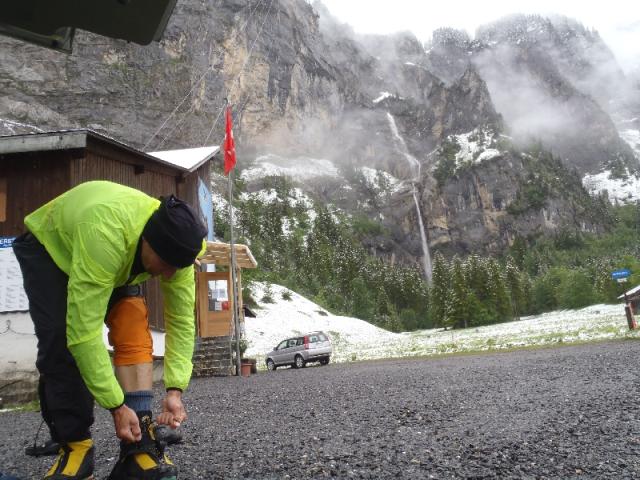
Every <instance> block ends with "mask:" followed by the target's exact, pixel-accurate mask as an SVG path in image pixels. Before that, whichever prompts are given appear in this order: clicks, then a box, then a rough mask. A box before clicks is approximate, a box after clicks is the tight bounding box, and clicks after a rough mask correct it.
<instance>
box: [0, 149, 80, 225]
mask: <svg viewBox="0 0 640 480" xmlns="http://www.w3.org/2000/svg"><path fill="white" fill-rule="evenodd" d="M77 154H78V152H77V151H70V150H67V151H51V152H33V153H28V154H8V155H4V156H2V157H0V172H1V173H0V177H2V178H3V179H6V185H7V192H6V193H7V205H6V218H5V220H4V221H2V222H0V236H2V237H13V236H18V235H20V234H22V233H23V232H24V230H25V227H24V217H25V216H26V215H27V214H29V213H31V212H33V211H34V210H36V209H37V208H39V207H40V206H42V205H44V204H45V203H47V202H48V201H49V200H51V199H53V198H55V197H57V196H58V195H60V194H62V193H63V192H65V191H66V190H68V189H69V187H70V177H69V165H70V163H71V161H72V160H73V157H74V156H76V155H77Z"/></svg>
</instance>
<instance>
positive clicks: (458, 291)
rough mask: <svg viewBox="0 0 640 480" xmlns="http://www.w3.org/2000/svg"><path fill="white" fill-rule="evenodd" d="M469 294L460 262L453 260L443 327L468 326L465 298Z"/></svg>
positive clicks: (457, 259)
mask: <svg viewBox="0 0 640 480" xmlns="http://www.w3.org/2000/svg"><path fill="white" fill-rule="evenodd" d="M469 293H470V290H469V288H468V287H467V284H466V282H465V278H464V272H463V269H462V262H461V261H460V259H459V258H458V257H456V258H455V259H454V260H453V267H452V278H451V290H450V294H449V297H448V299H447V303H446V314H445V325H446V326H447V327H451V328H466V327H467V326H468V324H469V316H470V312H469V308H468V303H467V300H468V299H467V297H468V295H469Z"/></svg>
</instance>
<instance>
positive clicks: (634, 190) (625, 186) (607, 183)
mask: <svg viewBox="0 0 640 480" xmlns="http://www.w3.org/2000/svg"><path fill="white" fill-rule="evenodd" d="M582 184H583V185H584V187H585V188H586V189H587V190H588V191H589V193H591V194H592V195H594V194H598V193H600V192H602V191H604V190H606V191H607V193H608V195H609V200H610V201H611V202H613V201H615V200H617V201H619V202H622V203H632V202H635V201H638V200H640V178H638V177H635V176H633V175H630V176H629V178H627V179H619V178H610V172H609V171H604V172H600V173H598V174H596V175H585V176H584V177H583V178H582Z"/></svg>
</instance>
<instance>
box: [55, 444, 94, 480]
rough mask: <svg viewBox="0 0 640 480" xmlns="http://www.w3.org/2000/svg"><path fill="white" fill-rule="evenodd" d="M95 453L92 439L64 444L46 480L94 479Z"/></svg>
mask: <svg viewBox="0 0 640 480" xmlns="http://www.w3.org/2000/svg"><path fill="white" fill-rule="evenodd" d="M93 452H94V448H93V440H91V439H90V438H88V439H86V440H80V441H78V442H69V443H67V444H63V445H62V446H61V447H60V452H59V453H58V458H56V461H55V462H54V464H53V466H52V467H51V468H50V469H49V471H48V472H47V474H46V475H45V476H44V480H89V479H93V466H94V464H93Z"/></svg>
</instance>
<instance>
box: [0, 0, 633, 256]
mask: <svg viewBox="0 0 640 480" xmlns="http://www.w3.org/2000/svg"><path fill="white" fill-rule="evenodd" d="M0 65H2V67H1V68H0V88H1V89H2V92H3V94H2V96H1V97H0V133H3V134H11V133H22V132H28V131H37V130H59V129H65V128H76V127H88V128H92V129H95V130H97V131H100V132H102V133H105V134H107V135H109V136H112V137H115V138H117V139H119V140H121V141H123V142H125V143H128V144H130V145H133V146H135V147H138V148H143V149H145V150H147V151H153V150H162V149H171V148H185V147H193V146H201V145H204V144H216V143H219V142H221V140H222V138H223V125H222V115H221V112H222V108H223V105H224V102H225V99H228V100H229V101H230V102H231V103H232V104H233V106H234V112H235V115H236V120H235V125H236V126H235V135H236V139H237V145H238V152H239V155H240V165H242V163H243V161H249V160H252V159H254V158H255V157H256V156H257V155H258V154H264V153H278V154H280V155H283V156H302V155H307V156H310V157H314V158H323V159H326V160H329V161H331V162H333V164H334V165H335V166H336V168H338V169H339V170H340V171H341V172H343V173H344V172H348V171H352V170H353V169H362V168H374V169H377V170H378V171H379V172H382V173H384V174H385V175H390V176H391V177H392V178H395V179H396V180H397V182H398V184H397V185H396V187H397V188H396V189H395V190H393V191H387V193H386V194H385V195H383V196H379V195H377V196H376V200H375V201H373V202H372V201H369V200H370V198H369V197H370V196H371V192H370V191H369V190H367V188H360V187H362V185H363V184H362V182H360V180H361V178H360V177H358V179H359V180H358V179H356V180H358V181H356V180H354V178H355V177H354V178H350V177H349V176H348V175H346V174H345V175H344V178H342V179H341V180H332V181H331V182H335V183H331V182H328V181H327V179H324V182H325V183H313V182H311V183H308V184H303V185H302V186H303V187H304V188H307V189H308V190H309V191H310V192H312V193H313V194H314V195H315V196H316V198H318V199H320V200H322V201H325V202H330V203H333V204H335V205H337V206H339V207H340V208H342V209H343V210H345V211H346V212H357V213H358V214H364V215H367V216H369V217H370V218H371V219H376V221H380V222H381V223H383V224H384V226H385V227H386V229H387V231H388V232H389V235H388V236H387V237H384V238H381V237H376V238H370V239H368V240H366V242H368V243H369V245H370V246H371V247H372V248H373V249H374V250H376V251H378V252H382V253H385V254H389V255H392V256H395V257H396V258H399V257H400V258H406V259H409V260H413V259H417V258H419V257H420V256H421V255H422V253H421V249H420V240H419V232H418V231H417V225H418V222H417V218H416V215H417V209H416V208H415V203H414V199H413V193H412V192H413V189H414V188H417V190H418V192H419V199H420V201H419V204H420V207H421V215H422V217H423V220H424V223H425V226H426V229H427V235H428V238H429V241H430V243H431V245H432V246H433V247H436V248H442V249H446V250H449V251H459V252H467V251H478V250H491V251H498V250H500V249H501V248H504V246H505V245H508V244H509V243H510V242H511V241H512V239H513V238H514V236H516V235H525V236H526V235H528V234H546V233H549V232H554V231H557V230H559V229H561V228H567V227H572V228H577V229H580V230H589V231H596V230H598V229H600V228H603V227H604V225H603V222H602V221H599V220H598V219H597V218H593V217H592V216H590V215H591V213H592V212H593V208H592V207H593V205H590V204H589V200H588V199H589V197H588V195H587V194H586V192H584V191H583V190H581V187H580V188H579V185H573V184H572V185H573V186H572V187H571V188H567V185H569V184H570V183H571V182H570V181H569V180H568V178H569V177H567V175H566V172H568V171H569V170H571V171H575V172H577V175H574V177H575V178H578V183H579V178H581V176H582V175H584V174H585V173H596V172H599V171H601V170H603V169H607V170H611V171H615V172H617V174H618V175H627V174H628V173H629V172H634V171H637V170H638V158H637V157H636V156H635V155H634V152H633V151H632V150H631V148H629V145H628V144H627V143H625V142H624V141H623V140H622V139H621V138H620V135H619V134H618V130H619V129H620V126H619V122H623V121H629V119H630V118H631V117H629V116H628V115H629V114H631V113H633V112H634V111H636V110H635V109H637V105H640V102H638V101H637V100H638V98H640V95H636V94H637V92H638V91H639V88H638V85H637V83H633V82H631V81H626V80H625V79H624V78H623V77H624V75H622V73H621V72H620V71H619V68H617V67H616V64H615V60H614V59H613V56H612V55H611V52H610V51H609V50H608V49H607V48H606V46H605V45H604V43H603V42H602V41H601V39H600V38H599V37H598V36H597V34H596V33H595V32H591V31H588V30H586V29H584V28H582V27H581V26H579V25H577V24H575V22H571V21H568V20H566V19H553V20H548V19H543V18H540V17H522V16H519V17H514V18H510V19H506V20H503V21H500V22H497V23H495V24H493V25H490V26H487V27H486V28H484V29H481V30H480V31H479V32H478V35H477V38H476V39H473V40H472V39H470V38H469V37H468V35H466V34H465V33H462V32H457V31H455V30H452V29H447V28H443V29H440V30H438V31H436V32H435V33H434V36H433V40H432V41H431V42H430V43H429V44H428V45H426V48H425V47H423V46H422V45H421V44H420V42H419V41H418V40H417V39H416V38H415V37H414V36H413V35H411V34H409V33H401V34H397V35H393V36H388V37H382V36H364V37H363V36H358V35H356V34H355V33H354V32H353V31H352V30H351V29H350V28H349V27H348V26H345V25H342V24H340V23H339V22H337V21H336V20H335V19H333V18H332V17H331V16H330V14H329V12H327V11H326V9H325V8H324V7H323V6H322V4H320V3H315V4H314V5H310V4H309V3H308V2H306V1H303V0H273V1H271V2H261V3H260V2H259V3H256V2H251V1H249V0H214V1H210V2H200V1H197V0H184V1H181V2H178V4H177V7H176V9H175V11H174V14H173V15H172V17H171V20H170V22H169V25H168V27H167V30H166V32H165V36H164V39H163V40H162V42H160V43H158V44H152V45H150V46H147V47H140V46H137V45H132V44H127V43H125V42H122V41H114V40H109V39H105V38H102V37H97V36H95V35H91V34H87V33H80V34H78V35H77V37H76V43H75V46H74V53H73V54H72V55H64V54H60V53H56V52H52V51H48V50H45V49H42V48H39V47H32V46H29V45H27V44H23V43H19V42H17V41H14V40H11V39H8V38H0ZM614 82H616V83H615V84H616V85H622V86H624V89H623V88H622V87H621V88H620V89H618V90H616V91H620V92H624V95H622V94H621V95H622V97H623V98H621V95H617V94H616V95H614V94H613V92H612V90H613V89H606V88H604V87H603V85H612V84H613V83H614ZM612 105H613V106H612ZM615 105H624V106H625V107H624V108H626V110H624V111H623V110H622V107H620V108H617V107H615ZM614 107H615V108H614ZM614 110H615V111H614ZM638 113H640V110H638ZM616 115H617V117H616ZM612 118H613V120H612ZM629 128H636V127H634V126H633V125H631V126H630V127H629ZM634 131H635V130H634ZM483 132H484V133H483ZM507 135H508V136H509V137H510V138H509V139H508V144H509V145H508V147H506V146H505V145H501V142H502V140H503V139H505V138H507V137H506V136H507ZM471 137H474V138H475V139H476V140H477V141H476V140H472V139H471ZM476 137H478V138H479V137H483V138H482V141H480V140H478V138H476ZM531 137H533V138H535V139H536V141H538V142H542V150H551V151H553V153H554V154H555V155H556V156H557V157H559V158H560V159H561V161H562V165H554V166H553V169H555V170H553V171H555V172H556V177H558V178H565V179H567V182H568V183H567V184H566V185H564V187H560V186H558V185H555V184H554V182H553V181H552V178H551V177H552V176H551V175H549V176H545V177H544V178H545V182H541V181H540V178H539V177H540V175H538V174H537V173H536V172H538V171H547V170H549V168H551V167H548V166H545V164H544V161H542V160H539V159H538V157H535V156H534V157H527V156H526V155H525V154H524V153H523V152H524V151H526V148H527V147H526V145H528V143H529V141H530V139H531ZM487 138H491V140H490V141H488V140H487ZM471 144H473V145H475V146H474V147H473V149H471V148H470V145H471ZM639 151H640V147H639ZM496 152H497V153H496ZM563 168H564V169H565V170H562V169H563ZM350 169H351V170H350ZM536 175H537V176H536ZM327 182H328V183H327ZM358 182H360V183H358ZM302 183H304V182H302ZM532 185H533V187H532ZM534 187H535V188H534ZM256 188H257V187H256ZM538 194H539V195H538ZM536 195H537V196H536ZM365 200H366V201H365Z"/></svg>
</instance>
